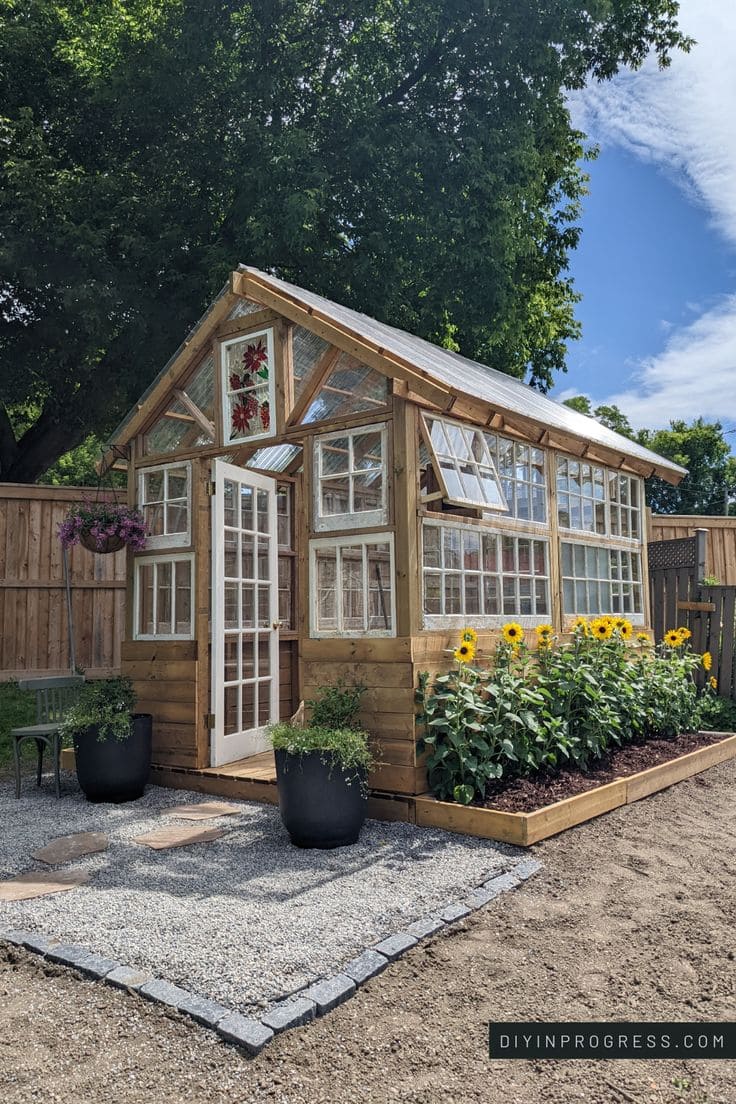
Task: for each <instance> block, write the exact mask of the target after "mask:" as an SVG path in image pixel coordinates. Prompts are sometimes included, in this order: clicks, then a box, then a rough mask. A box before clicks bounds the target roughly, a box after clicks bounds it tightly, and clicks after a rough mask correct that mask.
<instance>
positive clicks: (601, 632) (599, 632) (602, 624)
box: [590, 617, 613, 640]
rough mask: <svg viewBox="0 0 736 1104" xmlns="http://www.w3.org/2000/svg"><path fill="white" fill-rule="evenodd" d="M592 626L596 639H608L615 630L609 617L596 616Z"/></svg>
mask: <svg viewBox="0 0 736 1104" xmlns="http://www.w3.org/2000/svg"><path fill="white" fill-rule="evenodd" d="M590 628H591V631H592V635H593V636H594V637H595V638H596V640H608V638H609V637H610V635H611V633H612V632H613V628H612V626H611V619H610V618H609V617H596V619H595V621H594V622H593V624H592V625H591V626H590Z"/></svg>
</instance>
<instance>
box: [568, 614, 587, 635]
mask: <svg viewBox="0 0 736 1104" xmlns="http://www.w3.org/2000/svg"><path fill="white" fill-rule="evenodd" d="M571 631H572V632H580V634H581V635H582V636H589V635H590V625H589V624H588V622H587V621H586V620H585V618H584V617H576V618H575V620H574V621H573V623H572V626H571Z"/></svg>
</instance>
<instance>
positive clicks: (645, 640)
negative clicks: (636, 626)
mask: <svg viewBox="0 0 736 1104" xmlns="http://www.w3.org/2000/svg"><path fill="white" fill-rule="evenodd" d="M636 639H637V640H638V641H639V643H640V644H641V645H642V646H644V645H645V644H651V643H652V642H651V640H650V639H649V636H648V634H647V633H644V632H641V633H637V634H636Z"/></svg>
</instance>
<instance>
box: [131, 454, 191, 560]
mask: <svg viewBox="0 0 736 1104" xmlns="http://www.w3.org/2000/svg"><path fill="white" fill-rule="evenodd" d="M170 468H185V469H186V473H187V490H186V509H187V527H186V530H185V531H184V532H183V533H160V534H159V535H158V536H150V537H147V538H146V547H147V548H179V547H181V546H182V545H189V544H191V543H192V463H191V460H180V461H179V462H178V463H177V462H176V461H171V462H170V463H167V464H152V465H150V466H146V467H145V468H139V469H138V509H139V510H140V511H141V513H142V514H143V515H144V517H145V506H146V505H147V504H146V503H144V501H143V485H144V477H145V476H146V475H149V474H150V473H151V472H159V471H160V472H163V473H164V497H163V499H162V505H163V508H164V528H166V517H167V512H166V507H167V505H168V503H169V499H168V496H167V492H168V485H169V476H168V472H169V469H170ZM148 505H150V503H149V504H148Z"/></svg>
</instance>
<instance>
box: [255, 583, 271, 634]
mask: <svg viewBox="0 0 736 1104" xmlns="http://www.w3.org/2000/svg"><path fill="white" fill-rule="evenodd" d="M258 625H259V628H268V627H270V625H271V587H270V586H259V587H258Z"/></svg>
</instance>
